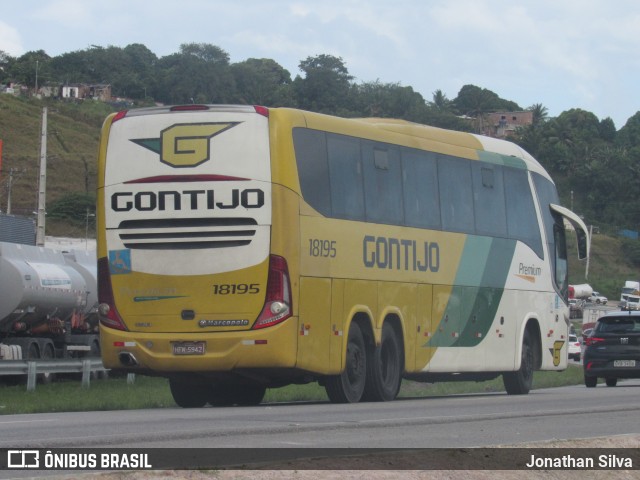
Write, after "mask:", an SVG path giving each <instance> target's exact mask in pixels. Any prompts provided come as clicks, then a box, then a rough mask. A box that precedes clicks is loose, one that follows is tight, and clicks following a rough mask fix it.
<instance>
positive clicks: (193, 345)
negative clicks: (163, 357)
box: [173, 342, 205, 355]
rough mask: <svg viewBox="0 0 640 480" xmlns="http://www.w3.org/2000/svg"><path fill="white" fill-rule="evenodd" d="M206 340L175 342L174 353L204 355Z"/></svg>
mask: <svg viewBox="0 0 640 480" xmlns="http://www.w3.org/2000/svg"><path fill="white" fill-rule="evenodd" d="M204 352H205V342H175V343H174V344H173V354H174V355H204Z"/></svg>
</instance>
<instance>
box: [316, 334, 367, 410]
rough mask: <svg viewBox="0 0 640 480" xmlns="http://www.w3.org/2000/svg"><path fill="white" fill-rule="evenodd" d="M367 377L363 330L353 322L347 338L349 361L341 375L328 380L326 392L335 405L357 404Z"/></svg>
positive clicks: (330, 377) (347, 360)
mask: <svg viewBox="0 0 640 480" xmlns="http://www.w3.org/2000/svg"><path fill="white" fill-rule="evenodd" d="M366 377H367V352H366V349H365V346H364V338H363V336H362V330H360V327H359V326H358V324H357V323H355V322H352V323H351V327H349V336H348V338H347V359H346V364H345V367H344V370H343V371H342V373H341V374H340V375H332V376H329V377H327V378H326V381H325V390H326V391H327V395H328V396H329V400H331V401H332V402H333V403H356V402H359V401H360V399H361V398H362V394H363V392H364V385H365V381H366Z"/></svg>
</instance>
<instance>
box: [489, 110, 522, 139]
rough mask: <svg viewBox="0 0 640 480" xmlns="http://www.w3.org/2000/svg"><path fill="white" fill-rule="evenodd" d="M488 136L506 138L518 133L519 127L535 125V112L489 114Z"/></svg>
mask: <svg viewBox="0 0 640 480" xmlns="http://www.w3.org/2000/svg"><path fill="white" fill-rule="evenodd" d="M487 117H488V120H489V121H488V122H487V123H488V125H487V130H488V131H487V132H485V133H486V134H487V135H489V136H492V137H498V138H505V137H508V136H509V135H511V134H512V133H513V132H515V131H516V129H517V128H518V127H524V126H526V125H531V124H532V123H533V112H532V111H522V112H495V113H489V114H487Z"/></svg>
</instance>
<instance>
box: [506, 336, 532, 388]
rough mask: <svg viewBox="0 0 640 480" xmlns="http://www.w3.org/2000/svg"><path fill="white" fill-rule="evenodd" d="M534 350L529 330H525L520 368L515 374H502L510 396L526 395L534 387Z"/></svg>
mask: <svg viewBox="0 0 640 480" xmlns="http://www.w3.org/2000/svg"><path fill="white" fill-rule="evenodd" d="M533 370H534V350H533V340H532V338H531V333H530V332H529V330H525V332H524V338H523V339H522V359H521V361H520V368H519V369H518V370H516V371H515V372H505V373H503V374H502V381H503V383H504V388H505V390H506V391H507V393H508V394H509V395H526V394H527V393H529V391H530V390H531V386H532V385H533Z"/></svg>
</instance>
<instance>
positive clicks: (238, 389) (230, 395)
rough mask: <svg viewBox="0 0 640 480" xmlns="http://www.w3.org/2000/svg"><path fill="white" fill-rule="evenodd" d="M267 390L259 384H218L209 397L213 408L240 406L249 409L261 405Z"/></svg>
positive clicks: (212, 388)
mask: <svg viewBox="0 0 640 480" xmlns="http://www.w3.org/2000/svg"><path fill="white" fill-rule="evenodd" d="M266 392H267V388H266V387H265V386H263V385H259V384H257V383H256V384H236V383H217V384H214V385H213V386H212V387H211V390H210V392H209V395H208V399H209V404H210V405H211V406H213V407H228V406H231V405H238V406H241V407H249V406H254V405H260V403H261V402H262V399H263V398H264V395H265V393H266Z"/></svg>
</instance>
